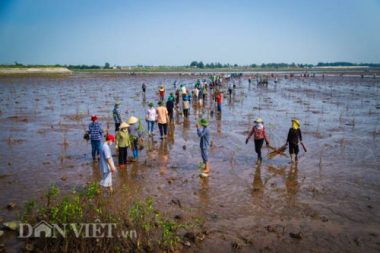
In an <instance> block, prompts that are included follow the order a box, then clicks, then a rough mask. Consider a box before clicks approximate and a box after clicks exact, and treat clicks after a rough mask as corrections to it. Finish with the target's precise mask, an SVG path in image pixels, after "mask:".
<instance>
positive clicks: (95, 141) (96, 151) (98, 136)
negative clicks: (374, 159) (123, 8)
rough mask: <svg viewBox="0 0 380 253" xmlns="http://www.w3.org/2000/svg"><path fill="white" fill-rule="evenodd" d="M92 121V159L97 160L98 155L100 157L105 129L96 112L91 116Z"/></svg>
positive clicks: (89, 127) (90, 125)
mask: <svg viewBox="0 0 380 253" xmlns="http://www.w3.org/2000/svg"><path fill="white" fill-rule="evenodd" d="M91 121H92V122H91V123H90V124H89V125H88V130H89V133H90V140H91V149H92V152H91V154H92V160H94V161H96V157H98V158H99V155H100V151H101V149H102V141H101V140H102V135H103V130H102V126H101V124H100V123H99V122H98V117H97V116H96V115H95V114H94V115H92V116H91Z"/></svg>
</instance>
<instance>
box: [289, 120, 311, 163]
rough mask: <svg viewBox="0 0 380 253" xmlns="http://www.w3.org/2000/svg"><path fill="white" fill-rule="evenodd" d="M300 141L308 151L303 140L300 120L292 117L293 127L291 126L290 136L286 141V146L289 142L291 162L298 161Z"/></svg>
mask: <svg viewBox="0 0 380 253" xmlns="http://www.w3.org/2000/svg"><path fill="white" fill-rule="evenodd" d="M299 142H301V145H302V147H303V148H304V150H305V152H306V148H305V146H304V145H303V142H302V134H301V128H300V122H299V120H298V119H292V127H291V128H289V132H288V138H287V139H286V143H285V146H286V145H287V144H288V143H289V154H290V162H297V161H298V152H299V147H298V143H299Z"/></svg>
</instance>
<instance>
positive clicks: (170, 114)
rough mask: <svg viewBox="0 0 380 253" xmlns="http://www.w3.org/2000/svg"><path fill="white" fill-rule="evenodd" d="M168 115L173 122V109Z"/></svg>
mask: <svg viewBox="0 0 380 253" xmlns="http://www.w3.org/2000/svg"><path fill="white" fill-rule="evenodd" d="M168 114H169V119H170V121H172V120H173V109H169V110H168Z"/></svg>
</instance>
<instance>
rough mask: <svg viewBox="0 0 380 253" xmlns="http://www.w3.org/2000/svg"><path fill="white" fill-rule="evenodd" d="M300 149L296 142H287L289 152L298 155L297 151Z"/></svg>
mask: <svg viewBox="0 0 380 253" xmlns="http://www.w3.org/2000/svg"><path fill="white" fill-rule="evenodd" d="M299 151H300V148H299V146H298V144H294V143H290V142H289V153H290V154H291V155H292V154H296V155H298V152H299Z"/></svg>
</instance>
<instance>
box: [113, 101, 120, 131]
mask: <svg viewBox="0 0 380 253" xmlns="http://www.w3.org/2000/svg"><path fill="white" fill-rule="evenodd" d="M119 106H120V102H119V101H118V102H116V103H115V106H114V108H113V111H112V116H113V121H114V122H115V133H117V131H119V127H120V124H121V116H120V111H119Z"/></svg>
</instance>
